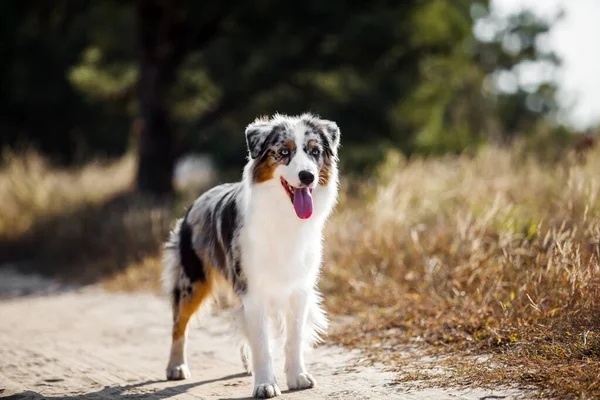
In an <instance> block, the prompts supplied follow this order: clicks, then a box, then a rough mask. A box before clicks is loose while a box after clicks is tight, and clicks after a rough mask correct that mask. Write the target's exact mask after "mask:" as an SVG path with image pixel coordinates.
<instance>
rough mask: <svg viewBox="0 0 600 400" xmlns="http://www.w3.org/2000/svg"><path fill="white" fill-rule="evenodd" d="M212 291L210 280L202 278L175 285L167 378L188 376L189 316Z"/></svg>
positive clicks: (185, 377) (174, 378) (176, 378)
mask: <svg viewBox="0 0 600 400" xmlns="http://www.w3.org/2000/svg"><path fill="white" fill-rule="evenodd" d="M211 291H212V281H211V280H210V279H209V280H204V281H201V282H195V283H192V284H189V285H187V286H186V287H177V288H176V289H175V290H174V292H173V342H172V344H171V356H170V357H169V364H168V365H167V379H168V380H180V379H187V378H189V377H190V370H189V368H188V366H187V361H186V349H185V348H186V339H187V331H188V323H189V321H190V318H191V317H192V315H194V313H195V312H196V311H197V310H198V308H199V307H200V305H201V304H202V302H203V301H204V300H205V299H206V298H207V297H208V296H209V295H210V293H211Z"/></svg>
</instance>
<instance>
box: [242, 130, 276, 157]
mask: <svg viewBox="0 0 600 400" xmlns="http://www.w3.org/2000/svg"><path fill="white" fill-rule="evenodd" d="M272 131H273V125H272V124H270V123H268V122H265V121H258V122H253V123H251V124H250V125H248V126H247V127H246V144H247V145H248V151H249V152H250V157H252V159H255V158H257V157H258V156H260V155H261V154H262V153H263V152H264V150H265V147H266V146H265V144H266V141H267V138H268V137H269V135H270V134H271V132H272Z"/></svg>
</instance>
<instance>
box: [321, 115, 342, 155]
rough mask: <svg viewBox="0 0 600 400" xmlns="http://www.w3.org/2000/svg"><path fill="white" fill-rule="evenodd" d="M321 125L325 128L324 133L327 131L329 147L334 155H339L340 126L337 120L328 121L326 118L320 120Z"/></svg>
mask: <svg viewBox="0 0 600 400" xmlns="http://www.w3.org/2000/svg"><path fill="white" fill-rule="evenodd" d="M319 125H320V126H321V128H322V129H323V133H325V136H326V137H327V140H328V141H329V143H328V147H329V150H330V151H331V154H332V155H333V156H334V157H337V153H338V148H339V147H340V134H341V133H340V128H338V126H337V124H336V123H335V122H333V121H328V120H326V119H321V120H319Z"/></svg>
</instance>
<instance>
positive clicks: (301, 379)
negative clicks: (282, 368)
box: [287, 372, 317, 390]
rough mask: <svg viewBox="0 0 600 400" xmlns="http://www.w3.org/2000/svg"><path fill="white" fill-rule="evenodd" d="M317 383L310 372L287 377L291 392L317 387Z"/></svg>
mask: <svg viewBox="0 0 600 400" xmlns="http://www.w3.org/2000/svg"><path fill="white" fill-rule="evenodd" d="M316 384H317V381H316V380H315V378H313V377H312V375H311V374H309V373H308V372H303V373H300V374H296V375H293V376H289V375H288V377H287V385H288V389H290V390H301V389H308V388H312V387H315V385H316Z"/></svg>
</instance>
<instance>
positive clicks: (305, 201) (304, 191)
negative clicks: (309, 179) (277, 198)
mask: <svg viewBox="0 0 600 400" xmlns="http://www.w3.org/2000/svg"><path fill="white" fill-rule="evenodd" d="M294 210H295V211H296V215H297V216H298V218H300V219H308V218H310V216H311V215H312V212H313V202H312V195H311V194H310V191H309V190H308V188H296V189H295V190H294Z"/></svg>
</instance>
